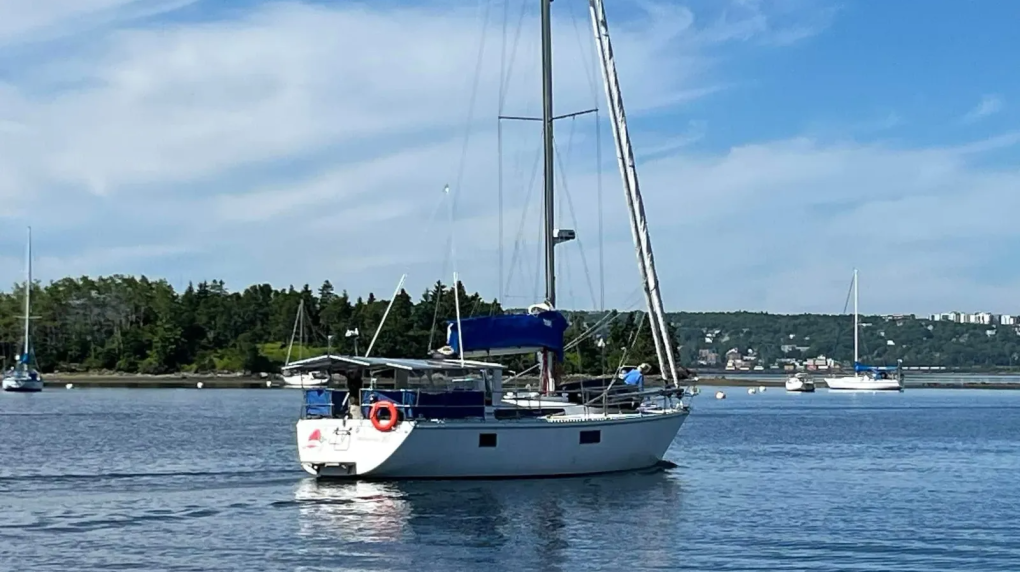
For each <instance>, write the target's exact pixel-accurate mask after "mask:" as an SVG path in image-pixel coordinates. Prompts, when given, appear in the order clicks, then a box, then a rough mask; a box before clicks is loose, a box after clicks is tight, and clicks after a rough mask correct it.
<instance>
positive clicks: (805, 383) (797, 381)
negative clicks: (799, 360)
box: [786, 371, 815, 393]
mask: <svg viewBox="0 0 1020 572" xmlns="http://www.w3.org/2000/svg"><path fill="white" fill-rule="evenodd" d="M814 390H815V382H814V380H813V379H811V376H809V375H808V374H807V373H805V372H802V371H801V372H797V373H795V374H793V375H791V376H790V377H788V378H787V379H786V391H794V392H801V393H810V392H813V391H814Z"/></svg>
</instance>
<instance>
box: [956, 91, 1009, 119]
mask: <svg viewBox="0 0 1020 572" xmlns="http://www.w3.org/2000/svg"><path fill="white" fill-rule="evenodd" d="M1002 107H1003V101H1002V97H1001V96H998V95H985V96H983V97H982V98H981V101H980V102H979V103H978V104H977V105H976V106H975V107H974V108H973V109H971V110H970V111H968V112H967V114H966V115H964V116H963V122H964V123H973V122H975V121H978V120H979V119H984V118H985V117H988V116H989V115H995V114H996V113H998V112H1000V111H1002Z"/></svg>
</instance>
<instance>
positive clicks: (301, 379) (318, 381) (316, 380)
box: [280, 367, 329, 387]
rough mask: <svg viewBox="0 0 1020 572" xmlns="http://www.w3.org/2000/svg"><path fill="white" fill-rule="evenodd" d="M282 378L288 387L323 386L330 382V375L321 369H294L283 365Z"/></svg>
mask: <svg viewBox="0 0 1020 572" xmlns="http://www.w3.org/2000/svg"><path fill="white" fill-rule="evenodd" d="M280 380H281V381H282V382H283V385H285V386H287V387H322V386H323V385H327V384H328V383H329V376H328V375H327V374H325V373H323V372H321V371H294V370H291V369H288V368H286V367H283V368H281V370H280Z"/></svg>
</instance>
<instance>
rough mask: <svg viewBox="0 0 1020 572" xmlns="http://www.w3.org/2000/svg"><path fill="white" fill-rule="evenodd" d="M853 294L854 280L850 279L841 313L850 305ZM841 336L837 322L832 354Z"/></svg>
mask: <svg viewBox="0 0 1020 572" xmlns="http://www.w3.org/2000/svg"><path fill="white" fill-rule="evenodd" d="M853 295H854V281H853V279H851V280H850V289H849V290H848V291H847V293H846V300H845V301H844V302H843V311H842V312H841V313H842V314H846V311H847V308H849V307H850V300H851V299H852V298H853ZM842 337H843V328H841V327H839V322H838V321H837V323H836V340H835V341H834V342H833V343H832V354H833V355H836V350H837V349H839V340H840V338H842Z"/></svg>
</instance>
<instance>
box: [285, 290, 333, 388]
mask: <svg viewBox="0 0 1020 572" xmlns="http://www.w3.org/2000/svg"><path fill="white" fill-rule="evenodd" d="M304 317H305V300H304V298H302V299H301V301H300V302H298V310H297V316H295V318H294V329H293V330H292V331H291V334H290V345H288V346H287V358H286V359H285V361H284V365H283V367H281V368H280V379H281V380H282V381H283V385H284V386H285V387H319V386H323V385H326V384H328V383H329V376H328V375H327V374H325V373H323V372H321V371H307V370H303V369H301V368H298V369H296V370H295V369H291V368H290V356H291V352H293V351H294V338H296V337H297V336H298V332H300V335H301V337H300V339H299V340H298V341H299V344H300V346H299V348H300V349H299V350H298V351H299V352H303V351H304V348H305V339H304V338H305V328H304ZM327 353H328V352H327Z"/></svg>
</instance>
